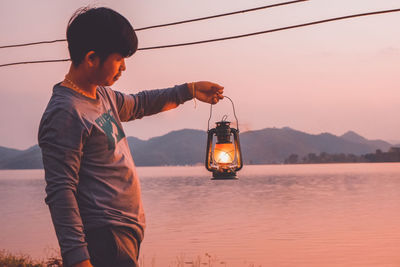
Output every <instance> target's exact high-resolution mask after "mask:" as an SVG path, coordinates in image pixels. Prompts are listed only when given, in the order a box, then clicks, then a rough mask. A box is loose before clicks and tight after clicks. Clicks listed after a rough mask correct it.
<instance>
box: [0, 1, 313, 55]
mask: <svg viewBox="0 0 400 267" xmlns="http://www.w3.org/2000/svg"><path fill="white" fill-rule="evenodd" d="M307 1H309V0H295V1H288V2H282V3H276V4H271V5H265V6H260V7H255V8H249V9H244V10H239V11H233V12H229V13H223V14H218V15H212V16H206V17H200V18H195V19H188V20H181V21H177V22H170V23H165V24H158V25H153V26H147V27H143V28H138V29H135V31H136V32H139V31H144V30H149V29H155V28H162V27H169V26H174V25H179V24H184V23H191V22H195V21H201V20H208V19H214V18H220V17H225V16H232V15H236V14H242V13H247V12H253V11H258V10H262V9H268V8H273V7H279V6H285V5H291V4H296V3H300V2H307ZM66 41H67V39H57V40H50V41H39V42H30V43H23V44H11V45H3V46H0V49H2V48H12V47H23V46H30V45H39V44H52V43H58V42H66Z"/></svg>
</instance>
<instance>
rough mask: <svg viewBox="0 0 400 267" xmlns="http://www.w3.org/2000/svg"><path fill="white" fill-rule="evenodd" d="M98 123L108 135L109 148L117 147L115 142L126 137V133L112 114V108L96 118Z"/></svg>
mask: <svg viewBox="0 0 400 267" xmlns="http://www.w3.org/2000/svg"><path fill="white" fill-rule="evenodd" d="M96 123H97V125H98V126H99V127H100V128H101V129H103V131H104V133H105V134H106V135H107V140H108V150H112V149H115V144H116V143H118V142H119V141H120V140H121V139H122V138H124V137H125V134H124V131H122V129H121V127H120V126H119V125H118V123H117V121H116V120H115V118H114V116H113V115H112V113H111V109H110V110H108V111H107V112H105V113H103V114H101V115H100V117H98V118H97V119H96Z"/></svg>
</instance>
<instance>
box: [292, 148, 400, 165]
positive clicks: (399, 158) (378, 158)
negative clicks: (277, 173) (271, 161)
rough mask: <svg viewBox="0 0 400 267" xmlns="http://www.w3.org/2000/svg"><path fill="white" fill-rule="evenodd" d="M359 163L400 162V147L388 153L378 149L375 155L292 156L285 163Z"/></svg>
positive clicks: (314, 154)
mask: <svg viewBox="0 0 400 267" xmlns="http://www.w3.org/2000/svg"><path fill="white" fill-rule="evenodd" d="M357 162H400V147H392V148H390V149H389V151H387V152H382V150H380V149H377V150H376V151H375V153H368V154H364V155H355V154H345V153H340V154H329V153H326V152H322V153H320V154H319V155H317V154H316V153H309V154H307V155H305V156H304V157H300V156H299V155H297V154H291V155H290V156H289V157H287V158H286V159H285V161H284V163H285V164H311V163H357Z"/></svg>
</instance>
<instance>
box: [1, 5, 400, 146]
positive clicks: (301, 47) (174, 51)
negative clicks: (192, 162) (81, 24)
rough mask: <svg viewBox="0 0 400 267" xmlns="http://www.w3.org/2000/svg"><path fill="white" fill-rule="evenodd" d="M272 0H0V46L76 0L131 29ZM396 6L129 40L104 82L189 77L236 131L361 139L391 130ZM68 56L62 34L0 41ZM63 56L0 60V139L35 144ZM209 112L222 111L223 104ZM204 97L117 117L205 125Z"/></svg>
mask: <svg viewBox="0 0 400 267" xmlns="http://www.w3.org/2000/svg"><path fill="white" fill-rule="evenodd" d="M278 2H281V1H245V0H242V1H230V0H219V1H211V0H202V1H187V0H180V1H179V0H171V1H156V0H146V1H131V0H129V1H128V0H126V1H62V2H61V1H50V0H43V1H28V0H25V1H1V2H0V18H1V23H0V36H1V40H0V45H7V44H12V43H23V42H30V41H40V40H49V39H60V38H65V29H66V24H67V22H68V20H69V18H70V16H71V14H72V13H73V12H74V11H75V10H76V9H77V8H79V7H81V6H84V5H86V4H89V3H91V4H95V5H97V6H103V5H104V6H108V7H111V8H113V9H115V10H116V11H118V12H120V13H122V14H123V15H125V16H126V17H127V18H128V19H129V20H130V21H131V23H132V25H133V26H134V27H135V28H140V27H144V26H149V25H154V24H159V23H166V22H172V21H178V20H183V19H189V18H196V17H200V16H207V15H213V14H219V13H224V12H229V11H236V10H240V9H246V8H252V7H257V6H261V5H265V4H272V3H278ZM393 8H400V3H399V2H398V1H395V0H385V1H381V0H353V1H348V0H347V1H346V0H335V1H332V0H311V1H308V2H306V3H300V4H294V5H292V6H287V7H279V8H275V9H270V10H264V11H259V12H254V13H247V14H242V15H236V16H232V17H225V18H219V19H215V20H210V21H203V22H197V23H191V24H186V25H181V26H175V27H170V28H163V29H154V30H148V31H145V32H144V31H143V32H138V36H139V46H140V47H145V46H153V45H161V44H172V43H177V42H186V41H196V40H202V39H208V38H215V37H221V36H230V35H236V34H243V33H248V32H256V31H261V30H266V29H272V28H276V27H282V26H288V25H293V24H298V23H305V22H310V21H313V20H320V19H326V18H331V17H336V16H344V15H349V14H354V13H361V12H369V11H375V10H383V9H393ZM399 21H400V13H395V14H388V15H378V16H374V17H367V18H359V19H354V20H348V21H341V22H334V23H329V24H324V25H317V26H311V27H307V28H302V29H295V30H289V31H285V32H279V33H272V34H268V35H259V36H256V37H250V38H243V39H239V40H232V41H225V42H218V43H212V44H204V45H196V46H188V47H181V48H170V49H161V50H151V51H138V52H137V53H136V54H135V55H134V56H133V57H131V58H130V59H128V60H127V71H125V73H124V74H123V76H122V78H121V79H120V80H119V81H118V82H117V83H116V84H115V86H114V87H113V88H114V89H116V90H120V91H122V92H125V93H135V92H138V91H140V90H145V89H153V88H164V87H169V86H173V85H175V84H181V83H184V82H189V81H196V80H210V81H214V82H217V83H220V84H222V85H224V86H225V94H226V95H228V96H230V97H231V98H232V99H233V100H234V102H235V105H236V109H237V115H238V118H239V122H240V124H241V130H242V131H244V130H257V129H262V128H266V127H284V126H289V127H291V128H294V129H297V130H301V131H304V132H308V133H313V134H318V133H321V132H330V133H333V134H336V135H341V134H343V133H344V132H346V131H347V130H353V131H356V132H358V133H359V134H361V135H363V136H365V137H367V138H369V139H377V138H380V139H385V140H400V124H399V123H397V121H396V116H395V114H397V113H398V112H399V109H400V88H399V85H400V75H398V73H397V72H398V70H399V67H398V66H399V63H400V28H399V27H398V24H399ZM66 57H68V53H67V49H66V45H65V44H52V45H42V46H37V47H26V48H12V49H1V50H0V63H7V62H13V61H19V60H33V59H38V60H39V59H53V58H66ZM68 67H69V63H49V64H35V65H25V66H14V67H6V68H0V78H1V83H0V122H1V125H2V127H1V130H0V146H7V147H14V148H20V149H25V148H27V147H29V146H31V145H34V144H36V143H37V140H36V135H37V129H38V124H39V121H40V118H41V115H42V112H43V110H44V109H45V106H46V104H47V102H48V100H49V98H50V94H51V89H52V86H53V85H54V84H55V83H57V82H59V81H61V80H62V79H63V77H64V75H65V74H66V72H67V70H68ZM215 111H216V116H215V118H214V119H213V121H216V120H218V119H220V118H221V117H222V115H223V114H225V113H227V114H230V117H232V116H233V115H231V114H232V112H231V107H230V103H229V102H228V101H222V102H221V103H220V104H219V105H217V106H216V107H215ZM208 115H209V106H208V105H206V104H200V105H199V106H198V107H197V109H194V104H193V102H189V103H186V104H185V105H183V106H181V107H179V108H178V109H176V110H173V111H169V112H165V113H163V114H158V115H156V116H153V117H148V118H145V119H142V120H138V121H133V122H130V123H127V124H125V125H124V127H125V131H126V134H127V135H128V136H136V137H139V138H142V139H148V138H150V137H153V136H158V135H162V134H165V133H167V132H170V131H172V130H177V129H182V128H194V129H202V130H206V129H207V120H208Z"/></svg>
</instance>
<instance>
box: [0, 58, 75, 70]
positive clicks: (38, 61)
mask: <svg viewBox="0 0 400 267" xmlns="http://www.w3.org/2000/svg"><path fill="white" fill-rule="evenodd" d="M70 60H71V59H69V58H65V59H47V60H33V61H22V62H13V63H7V64H1V65H0V68H1V67H7V66H14V65H23V64H35V63H54V62H65V61H70Z"/></svg>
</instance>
